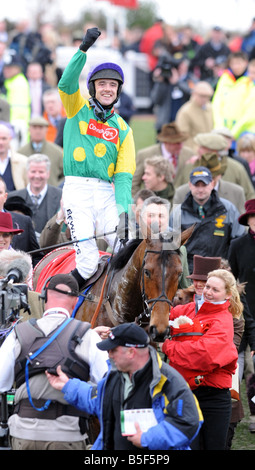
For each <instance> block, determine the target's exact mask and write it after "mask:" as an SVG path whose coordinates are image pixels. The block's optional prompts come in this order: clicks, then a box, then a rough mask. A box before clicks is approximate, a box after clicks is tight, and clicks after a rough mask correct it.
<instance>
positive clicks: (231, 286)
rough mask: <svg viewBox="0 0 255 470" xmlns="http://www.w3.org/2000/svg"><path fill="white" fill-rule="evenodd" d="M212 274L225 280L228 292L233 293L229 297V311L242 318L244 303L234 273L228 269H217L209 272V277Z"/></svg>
mask: <svg viewBox="0 0 255 470" xmlns="http://www.w3.org/2000/svg"><path fill="white" fill-rule="evenodd" d="M212 276H214V277H218V278H219V279H221V280H222V281H223V282H224V284H225V289H226V292H227V294H228V295H229V294H230V295H231V297H230V299H229V302H230V306H229V311H230V313H231V314H232V316H233V318H240V316H241V314H242V312H243V304H242V302H241V300H240V295H239V292H238V288H237V283H236V279H235V277H234V275H233V274H232V273H231V272H229V271H227V270H226V269H215V270H214V271H211V272H210V273H208V276H207V279H209V278H210V277H212Z"/></svg>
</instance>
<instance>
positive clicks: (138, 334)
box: [97, 323, 150, 351]
mask: <svg viewBox="0 0 255 470" xmlns="http://www.w3.org/2000/svg"><path fill="white" fill-rule="evenodd" d="M149 342H150V340H149V336H148V335H147V333H146V332H145V331H144V330H143V329H142V327H141V326H138V325H136V324H135V323H122V324H121V325H118V326H115V327H114V328H111V330H110V333H109V336H108V338H107V339H104V340H103V341H100V342H99V343H97V347H98V348H99V349H101V350H102V351H110V349H114V348H117V346H125V347H126V348H146V347H147V346H148V344H149Z"/></svg>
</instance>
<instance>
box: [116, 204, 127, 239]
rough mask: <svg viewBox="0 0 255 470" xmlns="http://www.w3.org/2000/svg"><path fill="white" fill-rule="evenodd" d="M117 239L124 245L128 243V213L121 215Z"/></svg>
mask: <svg viewBox="0 0 255 470" xmlns="http://www.w3.org/2000/svg"><path fill="white" fill-rule="evenodd" d="M117 237H118V238H119V239H120V240H121V241H123V242H124V243H125V242H127V241H128V214H127V213H126V212H122V213H121V214H120V220H119V225H118V227H117Z"/></svg>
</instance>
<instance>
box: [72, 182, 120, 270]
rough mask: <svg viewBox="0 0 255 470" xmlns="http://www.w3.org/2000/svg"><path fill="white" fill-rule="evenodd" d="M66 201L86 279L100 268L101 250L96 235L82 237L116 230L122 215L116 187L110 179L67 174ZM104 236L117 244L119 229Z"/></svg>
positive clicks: (79, 268)
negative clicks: (117, 201) (118, 209)
mask: <svg viewBox="0 0 255 470" xmlns="http://www.w3.org/2000/svg"><path fill="white" fill-rule="evenodd" d="M63 204H64V208H65V213H66V219H67V223H68V225H69V227H70V230H71V237H72V239H76V240H78V243H74V248H75V250H76V268H77V270H78V272H79V274H80V275H81V276H82V277H83V278H84V279H88V278H89V277H91V276H92V275H93V274H94V272H95V271H96V270H97V266H98V260H99V252H98V248H97V244H96V240H95V239H92V240H86V241H83V242H81V241H80V240H83V239H84V238H89V237H93V236H95V235H101V234H104V233H108V232H111V231H113V230H115V228H116V226H117V225H118V223H119V216H118V211H117V206H116V201H115V195H114V189H113V187H112V185H111V184H110V183H108V182H106V181H103V180H100V179H97V178H86V177H79V176H67V177H66V178H65V184H64V187H63ZM104 239H105V241H106V242H107V244H108V245H110V246H111V247H113V245H114V242H115V239H116V233H113V234H111V235H105V236H104ZM118 248H119V241H118V242H117V244H116V249H118Z"/></svg>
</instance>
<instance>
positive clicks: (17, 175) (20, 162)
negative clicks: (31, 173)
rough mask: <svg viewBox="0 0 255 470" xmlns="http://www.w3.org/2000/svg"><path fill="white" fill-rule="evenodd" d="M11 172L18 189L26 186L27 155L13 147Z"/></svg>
mask: <svg viewBox="0 0 255 470" xmlns="http://www.w3.org/2000/svg"><path fill="white" fill-rule="evenodd" d="M11 172H12V178H13V183H14V186H15V188H16V190H19V189H23V188H26V186H27V184H28V177H27V157H25V156H24V155H22V154H21V153H18V152H15V151H14V150H12V149H11Z"/></svg>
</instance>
